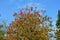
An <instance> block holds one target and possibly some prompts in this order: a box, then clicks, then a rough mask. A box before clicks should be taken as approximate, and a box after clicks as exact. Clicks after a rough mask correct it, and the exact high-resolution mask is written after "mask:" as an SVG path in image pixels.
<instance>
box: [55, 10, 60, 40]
mask: <svg viewBox="0 0 60 40" xmlns="http://www.w3.org/2000/svg"><path fill="white" fill-rule="evenodd" d="M56 26H57V29H58V31H57V33H56V36H57V40H60V10H58V20H57V22H56Z"/></svg>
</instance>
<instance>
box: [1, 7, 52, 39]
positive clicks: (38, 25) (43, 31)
mask: <svg viewBox="0 0 60 40" xmlns="http://www.w3.org/2000/svg"><path fill="white" fill-rule="evenodd" d="M41 12H42V14H43V15H44V13H45V12H46V10H41ZM42 14H40V13H39V12H38V11H37V10H36V9H35V10H33V7H31V8H26V9H25V12H24V11H23V10H20V12H19V13H14V14H13V16H14V17H15V20H14V21H13V22H12V23H11V24H10V26H9V28H8V31H7V32H6V36H5V37H3V38H2V40H4V39H6V40H49V36H48V32H51V28H49V27H50V26H52V21H51V18H50V17H48V16H47V15H44V16H43V15H42ZM50 36H51V37H52V35H50Z"/></svg>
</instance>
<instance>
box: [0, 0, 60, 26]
mask: <svg viewBox="0 0 60 40" xmlns="http://www.w3.org/2000/svg"><path fill="white" fill-rule="evenodd" d="M26 5H27V6H38V8H39V10H40V9H46V14H47V15H48V16H50V17H52V20H53V24H55V22H56V20H57V13H58V10H59V9H60V0H0V14H1V17H0V23H1V21H2V20H4V21H5V22H6V24H7V25H8V24H9V23H11V21H13V20H14V17H13V16H12V15H13V13H14V12H19V10H20V9H21V8H24V7H25V6H26Z"/></svg>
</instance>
